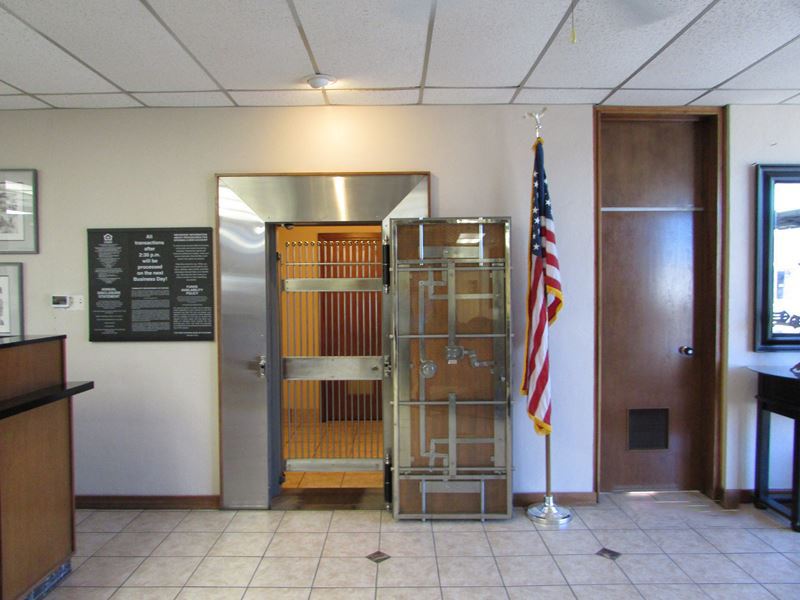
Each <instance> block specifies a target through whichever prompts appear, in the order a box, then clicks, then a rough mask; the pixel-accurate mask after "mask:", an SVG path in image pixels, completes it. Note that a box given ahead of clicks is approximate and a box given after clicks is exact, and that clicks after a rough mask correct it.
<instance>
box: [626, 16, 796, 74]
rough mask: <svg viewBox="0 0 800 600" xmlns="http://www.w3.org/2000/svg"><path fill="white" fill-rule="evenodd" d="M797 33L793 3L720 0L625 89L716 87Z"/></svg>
mask: <svg viewBox="0 0 800 600" xmlns="http://www.w3.org/2000/svg"><path fill="white" fill-rule="evenodd" d="M798 31H800V3H798V2H797V0H772V1H770V2H742V1H741V0H722V1H721V2H720V3H719V4H717V5H716V6H714V7H713V8H712V9H711V10H710V11H709V12H708V13H706V14H705V15H704V16H703V17H702V18H701V19H700V20H699V21H698V22H697V23H695V24H694V26H692V28H691V29H689V30H688V31H687V32H686V33H684V34H683V35H682V36H681V37H680V38H678V39H677V40H676V41H675V42H674V43H673V44H672V45H671V46H669V47H668V48H667V49H666V50H665V51H664V52H663V53H661V54H660V55H659V56H657V57H656V58H655V59H654V60H653V62H651V63H650V64H649V65H647V67H645V68H644V69H643V70H642V71H641V72H640V73H639V74H637V75H636V76H635V77H634V78H633V79H631V81H630V82H628V83H627V84H626V86H625V87H631V88H671V89H678V88H710V87H714V86H715V85H718V84H719V83H721V82H722V81H725V79H727V78H728V77H731V76H732V75H735V74H736V73H738V72H739V71H741V70H742V69H744V68H745V67H747V66H748V65H751V64H752V63H753V62H755V61H756V60H758V59H759V58H761V57H763V56H764V55H765V54H767V53H769V52H771V51H772V50H774V49H775V48H778V47H779V46H781V45H782V44H784V43H786V42H787V41H789V40H790V39H792V38H793V37H794V36H796V35H797V32H798Z"/></svg>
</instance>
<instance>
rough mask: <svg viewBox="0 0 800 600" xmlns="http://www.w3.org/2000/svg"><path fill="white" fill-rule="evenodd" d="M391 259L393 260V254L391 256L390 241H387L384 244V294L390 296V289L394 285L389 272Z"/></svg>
mask: <svg viewBox="0 0 800 600" xmlns="http://www.w3.org/2000/svg"><path fill="white" fill-rule="evenodd" d="M390 259H391V254H390V247H389V240H386V242H385V243H384V244H383V256H382V262H383V293H384V294H388V293H389V287H390V286H391V284H392V277H391V272H390V270H389V268H390V265H389V263H390V262H391V261H390Z"/></svg>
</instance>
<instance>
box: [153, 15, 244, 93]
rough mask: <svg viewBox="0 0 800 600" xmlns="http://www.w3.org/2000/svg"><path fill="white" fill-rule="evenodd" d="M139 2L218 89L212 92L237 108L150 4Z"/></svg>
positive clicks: (224, 90)
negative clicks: (218, 93)
mask: <svg viewBox="0 0 800 600" xmlns="http://www.w3.org/2000/svg"><path fill="white" fill-rule="evenodd" d="M139 2H141V4H142V6H144V7H145V8H146V9H147V11H148V12H149V13H150V14H151V15H153V18H154V19H155V20H156V21H158V24H159V25H161V27H163V28H164V30H165V31H166V32H167V33H169V35H170V36H172V39H173V40H175V42H176V43H177V44H178V46H180V47H181V49H182V50H183V51H184V52H186V54H187V55H188V56H189V58H191V59H192V60H193V61H194V63H195V64H196V65H197V66H198V67H200V69H201V70H202V71H203V73H205V74H206V75H207V76H208V78H209V79H210V80H211V81H213V82H214V85H216V86H217V88H218V89H217V90H214V91H217V92H222V93H223V94H224V95H225V97H226V98H227V99H228V100H229V101H230V102H231V103H232V104H233V105H234V106H239V104H238V103H237V102H236V100H234V99H233V96H231V95H230V94H229V93H228V90H226V89H225V87H224V86H223V85H222V84H221V83H220V82H219V81H217V78H216V77H214V76H213V75H212V74H211V71H209V70H208V69H207V68H206V66H205V65H204V64H203V63H202V62H200V59H198V58H197V57H196V56H195V55H194V53H193V52H192V51H191V50H189V47H188V46H187V45H186V44H184V43H183V40H181V39H180V38H179V37H178V35H177V34H176V33H175V32H174V31H172V28H171V27H170V26H169V25H167V22H166V21H164V19H162V18H161V15H159V14H158V13H157V12H156V10H155V9H154V8H153V7H152V6H150V3H149V2H148V1H147V0H139ZM142 93H145V92H142ZM152 93H160V94H175V93H180V92H164V91H161V92H152ZM137 100H138V98H137ZM143 104H144V103H143ZM145 106H146V105H145Z"/></svg>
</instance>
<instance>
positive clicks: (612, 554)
mask: <svg viewBox="0 0 800 600" xmlns="http://www.w3.org/2000/svg"><path fill="white" fill-rule="evenodd" d="M597 554H598V556H605V557H606V558H610V559H611V560H617V559H618V558H619V557H620V556H622V554H620V553H619V552H617V551H616V550H611V549H610V548H600V550H598V551H597Z"/></svg>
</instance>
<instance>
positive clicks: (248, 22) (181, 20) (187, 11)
mask: <svg viewBox="0 0 800 600" xmlns="http://www.w3.org/2000/svg"><path fill="white" fill-rule="evenodd" d="M150 4H151V5H152V6H153V8H154V9H155V10H156V12H157V13H158V14H159V15H160V16H161V18H163V19H164V21H165V22H166V23H167V25H169V27H170V29H172V30H173V31H174V32H175V34H176V35H177V36H178V37H179V38H180V39H181V40H182V41H183V43H184V44H186V46H187V47H188V48H189V50H190V51H191V52H192V54H194V55H195V56H196V57H197V59H198V60H199V61H200V62H201V63H202V64H203V65H204V66H205V67H206V68H207V69H208V70H209V71H210V72H211V74H212V75H213V76H214V77H215V78H216V79H217V81H219V82H220V84H221V85H222V86H223V87H225V88H227V89H238V90H263V89H274V88H279V89H287V88H292V87H300V86H305V77H307V76H308V75H310V74H311V73H313V71H314V69H313V68H312V66H311V61H310V60H309V58H308V53H307V52H306V49H305V46H304V45H303V41H302V39H301V38H300V34H299V33H298V31H297V26H296V25H295V22H294V19H293V18H292V13H291V12H290V11H289V7H288V4H287V2H286V0H236V1H233V0H227V1H224V2H222V1H217V2H203V3H202V10H198V3H197V0H151V2H150Z"/></svg>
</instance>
